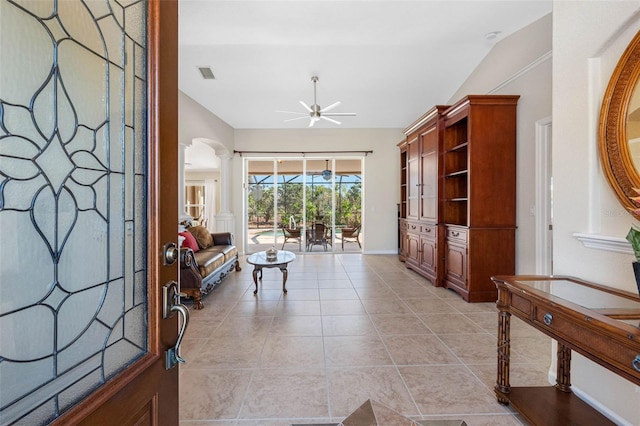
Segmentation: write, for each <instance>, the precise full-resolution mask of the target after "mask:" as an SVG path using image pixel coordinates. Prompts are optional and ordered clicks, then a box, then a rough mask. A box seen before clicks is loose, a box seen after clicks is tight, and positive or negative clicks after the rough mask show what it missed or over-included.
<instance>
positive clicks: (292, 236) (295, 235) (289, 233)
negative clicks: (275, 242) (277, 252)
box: [282, 225, 302, 251]
mask: <svg viewBox="0 0 640 426" xmlns="http://www.w3.org/2000/svg"><path fill="white" fill-rule="evenodd" d="M282 233H283V234H284V242H283V243H282V250H284V245H285V244H287V241H289V240H297V241H298V251H302V235H301V233H300V229H290V228H286V227H285V226H284V225H282Z"/></svg>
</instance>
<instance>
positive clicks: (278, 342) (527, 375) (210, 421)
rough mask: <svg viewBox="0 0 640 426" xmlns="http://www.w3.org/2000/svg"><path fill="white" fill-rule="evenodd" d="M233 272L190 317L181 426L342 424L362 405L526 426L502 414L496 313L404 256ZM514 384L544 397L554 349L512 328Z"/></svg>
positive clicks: (347, 257) (473, 423)
mask: <svg viewBox="0 0 640 426" xmlns="http://www.w3.org/2000/svg"><path fill="white" fill-rule="evenodd" d="M241 266H242V268H243V270H242V271H241V272H233V273H231V275H230V276H229V277H228V278H226V279H225V280H224V281H223V283H222V284H221V285H220V286H219V287H218V288H216V289H215V290H214V291H213V292H212V293H211V294H209V295H208V296H207V297H206V298H205V299H204V305H205V306H204V309H202V310H200V311H196V310H191V323H190V325H189V329H188V331H187V335H186V337H185V340H184V346H183V350H182V355H183V357H184V358H186V360H187V364H185V365H183V366H181V370H180V419H181V421H180V423H181V424H182V425H194V426H195V425H198V426H201V425H210V426H214V425H215V426H227V425H237V426H257V425H271V426H276V425H278V426H279V425H290V424H291V423H314V422H315V423H322V422H339V421H341V420H343V419H344V418H345V417H346V416H347V415H348V414H350V413H351V412H352V411H353V410H354V409H356V408H357V407H359V406H360V405H361V404H362V403H363V402H364V401H366V400H367V399H373V400H377V401H379V402H381V403H383V404H385V405H388V406H389V407H391V408H393V409H395V410H397V411H398V412H400V413H402V414H403V415H405V416H408V417H411V418H414V419H416V420H429V419H464V420H465V421H466V422H467V424H468V425H470V426H477V425H492V426H493V425H521V424H526V423H525V422H524V420H521V419H520V418H519V417H518V416H517V415H515V414H514V413H513V411H512V410H511V409H510V408H509V407H505V406H502V405H500V404H498V403H497V402H496V399H495V396H494V393H493V386H494V384H495V380H496V335H497V314H496V309H495V304H493V303H479V304H469V303H466V302H464V301H463V300H462V299H461V298H460V297H459V296H458V295H457V294H456V293H454V292H452V291H449V290H446V289H443V288H436V287H433V286H432V285H431V283H430V282H429V281H428V280H426V279H424V278H422V277H421V276H419V275H418V274H416V273H414V272H412V271H410V270H407V269H406V268H405V266H404V264H403V263H401V262H399V261H398V258H397V256H391V255H388V256H387V255H362V254H344V255H342V254H329V255H324V254H318V255H306V256H298V258H297V259H296V260H295V261H294V262H293V263H292V264H290V267H289V279H288V281H287V289H288V290H289V291H288V293H287V294H286V295H285V294H283V293H282V291H281V288H282V287H281V286H282V275H281V273H280V271H279V270H278V269H265V270H264V279H263V282H262V284H261V286H260V290H259V292H258V294H257V295H255V296H254V294H253V289H254V285H253V281H252V278H251V271H252V266H251V265H248V264H247V263H246V261H245V260H244V258H243V259H241ZM511 336H512V352H511V355H512V369H511V377H510V380H511V384H512V385H519V386H538V385H539V386H544V385H547V384H548V381H547V372H548V369H549V365H550V360H551V341H550V339H549V338H547V337H546V336H544V335H542V334H541V333H539V332H538V331H536V330H534V329H532V328H531V327H528V326H526V325H524V324H523V323H522V322H520V321H519V320H517V319H515V318H512V324H511Z"/></svg>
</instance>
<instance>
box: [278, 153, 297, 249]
mask: <svg viewBox="0 0 640 426" xmlns="http://www.w3.org/2000/svg"><path fill="white" fill-rule="evenodd" d="M277 166H278V231H277V234H276V235H277V236H278V238H277V241H276V244H277V247H278V249H283V250H288V251H293V252H300V251H302V247H303V246H302V234H303V233H302V232H301V231H302V228H303V225H304V223H303V202H304V198H303V195H302V194H303V191H304V184H303V180H302V172H303V161H302V160H280V161H278V162H277Z"/></svg>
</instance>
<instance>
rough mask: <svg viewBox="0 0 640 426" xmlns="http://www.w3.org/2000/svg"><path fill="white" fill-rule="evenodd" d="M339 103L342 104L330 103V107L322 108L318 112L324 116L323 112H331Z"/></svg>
mask: <svg viewBox="0 0 640 426" xmlns="http://www.w3.org/2000/svg"><path fill="white" fill-rule="evenodd" d="M341 103H342V102H340V101H338V102H335V103H332V104H331V105H329V106H328V107H326V108H322V109H321V110H320V112H321V113H323V114H324V112H325V111H329V110H332V109H334V108H335V107H337V106H338V105H340V104H341Z"/></svg>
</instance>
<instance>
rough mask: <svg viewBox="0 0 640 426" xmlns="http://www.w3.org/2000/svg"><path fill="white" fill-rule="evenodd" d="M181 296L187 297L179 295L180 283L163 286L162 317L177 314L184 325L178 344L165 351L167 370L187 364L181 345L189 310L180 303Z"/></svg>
mask: <svg viewBox="0 0 640 426" xmlns="http://www.w3.org/2000/svg"><path fill="white" fill-rule="evenodd" d="M180 296H185V295H184V294H181V293H178V283H176V282H175V281H169V282H168V283H166V284H165V285H164V286H162V317H163V318H165V319H167V318H172V317H173V315H174V313H175V312H177V313H178V314H180V315H182V324H181V326H180V332H179V333H178V339H177V340H176V344H175V346H174V347H172V348H169V349H168V350H166V351H165V368H166V369H167V370H169V369H171V368H173V367H175V366H176V364H178V363H181V364H184V363H185V360H184V358H182V356H180V344H181V343H182V339H183V338H184V334H185V332H186V331H187V327H188V326H189V309H187V307H186V306H184V305H183V304H182V303H180Z"/></svg>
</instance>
